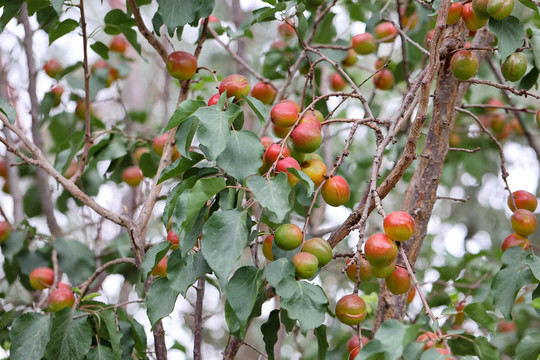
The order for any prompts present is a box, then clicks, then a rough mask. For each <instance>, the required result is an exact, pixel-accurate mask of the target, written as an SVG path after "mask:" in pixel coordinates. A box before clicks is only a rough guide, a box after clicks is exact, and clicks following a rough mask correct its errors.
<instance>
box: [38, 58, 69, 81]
mask: <svg viewBox="0 0 540 360" xmlns="http://www.w3.org/2000/svg"><path fill="white" fill-rule="evenodd" d="M43 70H45V74H47V75H49V77H51V78H53V79H55V78H56V77H57V76H58V75H60V73H61V72H62V70H64V67H63V66H62V64H60V63H59V62H58V61H57V60H55V59H51V60H49V61H47V62H46V63H45V65H43Z"/></svg>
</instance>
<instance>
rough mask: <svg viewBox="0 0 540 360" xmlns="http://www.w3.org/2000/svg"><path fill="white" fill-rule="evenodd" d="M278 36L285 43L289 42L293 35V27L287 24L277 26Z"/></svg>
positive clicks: (294, 32)
mask: <svg viewBox="0 0 540 360" xmlns="http://www.w3.org/2000/svg"><path fill="white" fill-rule="evenodd" d="M278 33H279V36H281V38H282V39H283V40H285V41H289V40H290V39H291V38H292V37H293V36H294V35H295V34H296V31H295V30H294V27H292V26H291V25H290V24H287V23H281V24H279V26H278Z"/></svg>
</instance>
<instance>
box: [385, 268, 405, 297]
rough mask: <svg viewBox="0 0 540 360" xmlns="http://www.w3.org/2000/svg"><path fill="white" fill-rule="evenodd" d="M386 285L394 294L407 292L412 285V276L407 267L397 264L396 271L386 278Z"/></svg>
mask: <svg viewBox="0 0 540 360" xmlns="http://www.w3.org/2000/svg"><path fill="white" fill-rule="evenodd" d="M385 282H386V287H387V288H388V290H390V292H391V293H392V294H394V295H401V294H405V293H406V292H407V291H409V288H410V287H411V278H410V276H409V273H408V272H407V270H406V269H404V268H402V267H401V266H396V269H395V270H394V272H393V273H392V274H391V275H390V276H389V277H387V278H386V280H385Z"/></svg>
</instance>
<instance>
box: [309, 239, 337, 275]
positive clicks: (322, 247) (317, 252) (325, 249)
mask: <svg viewBox="0 0 540 360" xmlns="http://www.w3.org/2000/svg"><path fill="white" fill-rule="evenodd" d="M302 251H303V252H306V253H310V254H311V255H314V256H315V257H316V258H317V260H318V263H319V267H323V266H324V265H326V264H328V263H329V262H330V260H332V247H331V246H330V244H329V243H328V241H326V240H324V239H322V238H319V237H315V238H311V239H309V240H306V241H305V242H304V245H303V246H302ZM310 277H311V276H310Z"/></svg>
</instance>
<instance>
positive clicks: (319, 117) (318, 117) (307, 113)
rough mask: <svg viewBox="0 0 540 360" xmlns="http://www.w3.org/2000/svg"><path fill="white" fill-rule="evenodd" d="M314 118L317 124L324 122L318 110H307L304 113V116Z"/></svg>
mask: <svg viewBox="0 0 540 360" xmlns="http://www.w3.org/2000/svg"><path fill="white" fill-rule="evenodd" d="M310 115H312V116H315V117H316V118H317V120H319V122H323V121H324V115H323V114H322V113H321V112H320V111H319V110H308V111H306V112H305V113H304V116H310Z"/></svg>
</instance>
